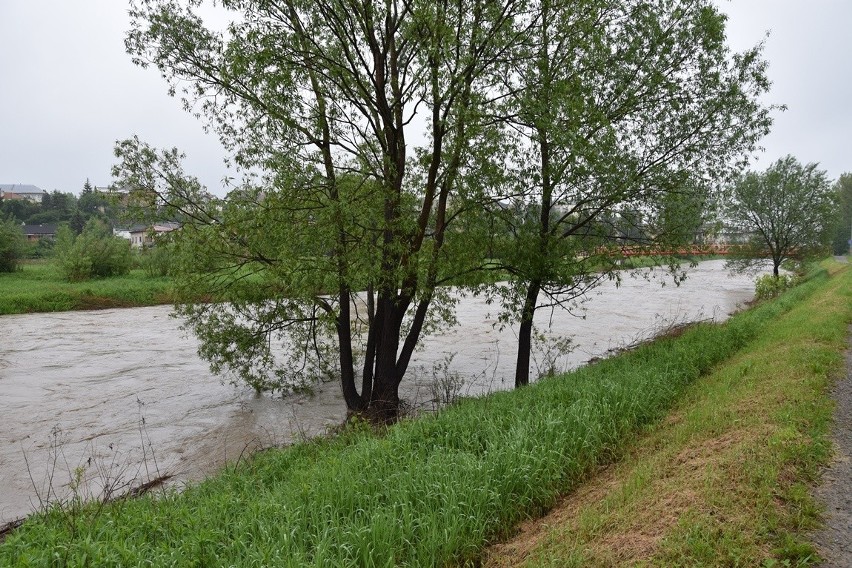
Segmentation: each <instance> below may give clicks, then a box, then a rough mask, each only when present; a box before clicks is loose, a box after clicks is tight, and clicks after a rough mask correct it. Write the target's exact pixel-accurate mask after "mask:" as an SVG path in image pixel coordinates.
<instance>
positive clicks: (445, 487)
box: [0, 269, 852, 566]
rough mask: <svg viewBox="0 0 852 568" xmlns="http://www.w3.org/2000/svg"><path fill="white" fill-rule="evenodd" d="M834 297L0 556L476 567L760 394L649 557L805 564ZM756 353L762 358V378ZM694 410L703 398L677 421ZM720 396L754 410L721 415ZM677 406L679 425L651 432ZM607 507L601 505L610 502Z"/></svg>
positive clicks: (315, 447) (255, 468)
mask: <svg viewBox="0 0 852 568" xmlns="http://www.w3.org/2000/svg"><path fill="white" fill-rule="evenodd" d="M850 290H852V272H850V271H849V270H848V269H847V270H843V271H836V273H835V274H834V275H830V274H829V272H828V271H826V270H821V271H819V272H817V273H815V274H813V275H812V276H811V277H810V278H809V279H808V280H807V281H806V282H804V283H803V284H801V285H800V286H797V287H795V288H793V289H791V290H789V291H787V292H785V293H784V294H782V295H780V296H779V297H778V298H777V299H775V300H772V301H769V302H766V303H763V304H760V305H759V306H757V307H755V308H754V309H752V310H749V311H747V312H743V313H741V314H738V315H736V316H734V317H733V318H732V319H731V320H729V322H728V323H726V324H723V325H709V324H701V325H698V326H696V327H694V328H692V329H689V330H687V331H686V332H684V333H683V334H682V335H681V336H680V337H676V338H673V337H671V338H664V339H661V340H658V341H656V342H654V343H653V344H649V345H645V346H642V347H640V348H638V349H637V350H635V351H633V352H630V353H627V354H625V355H622V356H620V357H617V358H613V359H609V360H605V361H602V362H599V363H597V364H594V365H591V366H588V367H585V368H582V369H579V370H577V371H574V372H572V373H569V374H567V375H563V376H559V377H554V378H550V379H545V380H542V381H540V382H538V383H536V384H535V385H533V386H531V387H529V388H524V389H520V390H517V391H514V392H502V393H496V394H493V395H491V396H488V397H484V398H481V399H470V400H462V401H460V402H459V403H458V404H456V405H454V406H452V407H449V408H447V409H445V410H444V411H442V412H440V413H439V414H437V415H436V416H430V417H425V418H421V419H418V420H409V421H402V422H401V423H398V424H397V425H395V426H392V427H388V428H383V429H380V430H378V431H376V430H374V429H371V428H368V427H366V426H365V425H363V424H362V423H357V422H356V423H353V424H350V425H349V426H347V427H346V428H345V429H344V430H343V432H342V433H341V434H340V435H338V436H334V437H329V438H324V439H318V440H313V441H309V442H306V443H302V444H297V445H295V446H292V447H289V448H284V449H280V450H271V451H267V452H262V453H260V454H257V455H255V456H254V457H252V458H251V459H249V460H247V461H244V462H241V463H239V464H237V465H234V466H232V467H229V468H228V469H227V470H225V471H223V472H222V473H221V474H220V475H218V476H216V477H215V478H212V479H210V480H208V481H205V482H203V483H201V484H199V485H196V486H192V487H189V488H187V489H186V490H185V491H183V492H181V493H177V492H165V493H163V494H160V495H158V496H146V497H143V498H140V499H131V500H120V501H117V502H114V503H111V504H109V505H107V506H93V507H89V508H87V507H83V508H75V509H73V512H69V511H68V510H67V509H66V510H63V508H62V507H56V508H55V509H53V510H50V511H47V512H46V513H43V514H39V515H37V516H35V517H33V518H31V519H29V520H28V521H27V522H26V523H25V524H24V525H23V526H22V527H21V528H19V529H18V530H16V531H15V532H13V533H12V534H11V535H9V536H8V538H7V539H6V540H5V541H4V542H3V543H2V544H0V564H3V565H11V566H16V565H17V566H31V565H36V566H38V565H57V566H64V565H68V566H87V565H91V566H101V565H121V566H125V565H142V564H146V565H155V566H161V565H178V566H208V565H217V566H218V565H235V566H264V565H267V566H268V565H274V566H306V565H307V566H396V565H410V566H435V565H447V564H451V563H460V564H475V563H477V562H479V561H480V559H481V556H482V551H483V547H484V546H485V545H486V544H487V543H489V542H493V541H496V540H499V539H501V538H504V537H506V536H509V535H510V534H511V533H512V531H513V527H515V525H516V523H518V522H519V521H522V520H524V519H529V518H531V517H535V516H537V515H539V514H541V513H543V512H545V511H546V510H548V509H550V508H551V507H552V506H553V505H554V504H555V503H556V502H557V498H558V496H559V495H560V494H565V493H567V492H570V491H572V490H575V489H576V488H577V487H578V486H581V484H583V483H584V482H585V481H587V480H588V479H589V478H590V477H591V476H593V475H594V473H595V472H596V471H597V469H598V468H599V467H600V466H601V465H602V464H607V463H611V462H615V461H617V460H619V459H620V458H622V457H623V456H624V454H625V451H626V450H630V451H634V449H635V448H636V447H637V446H636V442H633V440H635V439H636V438H637V435H638V436H639V439H640V440H647V439H649V438H648V437H649V436H650V437H651V439H652V440H655V441H654V443H653V444H651V447H652V448H657V447H661V448H667V447H669V444H670V442H669V441H668V440H667V439H666V438H665V437H654V436H655V432H657V431H658V429H659V428H660V424H666V423H668V422H672V423H675V424H677V423H680V422H682V423H683V424H684V426H683V429H682V430H680V431H679V432H680V434H679V435H678V436H677V437H676V438H675V441H676V442H677V443H680V444H687V443H688V444H689V447H690V448H692V449H693V451H695V452H699V453H700V452H701V449H700V448H699V447H698V446H697V445H696V442H698V441H704V440H705V439H707V438H708V437H709V436H710V435H711V434H712V433H714V432H715V433H716V434H717V435H718V434H722V433H724V432H726V431H728V430H729V429H730V428H731V424H740V423H742V427H743V428H745V427H749V428H750V427H751V425H752V424H755V423H758V422H759V421H760V420H762V419H763V418H764V415H763V414H762V409H763V408H764V407H763V406H761V404H763V401H764V400H766V401H769V403H767V404H769V408H771V409H772V412H770V413H769V414H768V416H766V420H767V422H766V424H767V426H765V427H763V428H761V427H757V428H756V432H757V433H756V434H754V436H752V435H749V436H747V437H746V438H747V439H748V440H749V441H752V439H754V445H753V446H748V447H749V448H755V449H753V451H751V452H746V454H743V455H738V456H737V457H739V458H743V460H744V461H745V463H746V466H743V465H737V464H738V463H739V462H737V463H734V462H733V461H731V462H725V463H724V464H722V465H723V466H724V467H723V468H722V470H721V472H720V473H718V474H717V475H719V476H720V478H721V477H724V476H725V475H726V473H725V472H733V471H734V469H735V468H737V467H738V468H739V469H737V472H739V473H738V474H737V475H735V476H734V477H733V478H732V480H728V481H727V483H732V484H733V485H734V490H733V492H732V493H731V494H730V495H729V494H728V493H720V494H713V495H715V497H712V496H711V497H710V498H709V499H710V505H708V507H707V508H703V507H701V506H700V505H699V508H698V509H697V510H694V511H693V510H687V511H686V512H685V513H684V515H682V516H681V518H680V520H679V522H678V523H677V524H676V526H677V527H678V531H676V532H674V533H673V536H672V537H671V538H670V539H669V540H667V541H666V542H667V543H668V544H667V547H666V548H665V549H664V550H663V552H662V553H661V554H663V556H661V557H658V559H657V560H655V561H654V562H652V563H661V562H662V563H665V564H667V565H678V564H695V563H706V562H705V561H707V560H708V559H709V563H711V564H713V563H717V562H719V561H720V560H718V559H720V558H722V559H728V560H731V562H732V563H743V564H751V565H753V564H756V563H759V562H760V561H762V560H764V559H765V560H766V563H765V565H772V562H776V561H777V562H787V561H789V562H799V561H801V562H806V561H807V559H808V558H813V556H812V551H810V549H808V547H807V545H805V544H804V543H803V541H802V540H801V537H800V536H799V531H801V530H802V529H803V528H805V527H807V526H809V525H810V524H812V523H813V522H814V520H815V519H816V515H817V510H816V508H815V506H814V505H813V502H812V501H810V498H809V497H808V496H807V491H806V485H805V484H806V483H808V482H810V481H812V480H813V479H814V478H815V477H816V475H817V467H818V465H819V464H820V463H822V462H824V461H825V460H826V459H827V457H828V455H829V445H828V442H827V440H826V428H827V423H828V421H829V416H830V413H829V408H830V405H829V403H828V401H827V398H826V395H825V389H826V385H827V382H828V377H830V376H831V373H832V372H834V371H835V370H836V369H837V368H838V364H839V362H840V360H841V359H840V356H839V352H840V351H841V350H842V348H843V347H842V346H843V338H844V337H845V333H846V327H847V325H848V324H849V322H850V321H852V301H850ZM761 356H763V359H761ZM767 357H768V358H769V359H771V360H772V361H773V363H772V365H771V366H770V365H765V366H766V368H767V369H766V370H764V369H763V368H762V366H761V362H762V361H764V359H766V358H767ZM779 362H780V365H779ZM713 384H716V386H713ZM702 397H706V398H708V399H709V400H715V401H716V403H715V404H714V405H704V406H702V407H701V408H702V409H703V410H702V412H703V414H701V413H700V412H699V414H695V412H696V411H692V412H690V411H689V410H688V409H689V408H690V405H692V404H699V405H700V404H702V402H701V401H702V400H704V399H702ZM734 400H739V401H743V402H749V403H750V405H749V406H747V407H742V408H741V407H738V406H736V405H734V406H730V405H729V403H730V402H731V401H734ZM673 405H678V406H677V407H676V408H677V412H676V413H675V414H674V415H672V418H670V419H669V420H668V421H663V422H661V418H663V417H664V416H666V414H667V413H668V412H669V410H670V409H671V408H672V406H673ZM738 421H739V422H738ZM770 421H777V424H778V425H777V426H773V427H772V428H770V427H769V426H768V425H769V424H770ZM772 424H775V422H772ZM749 432H751V430H749ZM758 435H759V436H763V437H762V438H760V437H759V436H758ZM761 440H763V441H761ZM767 442H768V443H767ZM641 443H643V442H640V444H641ZM673 447H674V446H673ZM766 456H770V457H771V459H769V460H768V461H767V459H765V458H766ZM628 459H632V458H628ZM752 463H754V464H755V467H752ZM744 468H747V470H746V469H744ZM642 471H646V472H647V473H648V475H647V476H646V477H642V476H638V477H636V478H635V479H634V481H635V483H633V484H632V485H631V487H637V488H639V489H641V488H643V487H645V491H648V487H651V486H650V485H648V483H650V480H653V479H655V476H656V475H657V473H658V472H657V471H656V470H653V469H644V470H640V473H641V472H642ZM637 475H638V474H637ZM341 480H346V483H341ZM643 480H644V482H645V485H643ZM592 482H594V478H592ZM670 490H672V491H675V492H676V491H677V487H670ZM685 490H686V489H685ZM690 490H691V488H690ZM725 491H727V489H726V490H725ZM623 493H624V491H622V492H621V493H619V492H616V493H615V494H614V495H615V496H609V497H608V498H609V499H615V500H616V501H617V502H622V501H620V497H618V495H621V494H623ZM628 493H629V492H628ZM640 493H641V492H639V491H638V490H637V492H636V494H640ZM741 495H742V496H745V498H743V499H739V496H741ZM713 499H715V501H714V500H713ZM623 502H625V503H629V501H628V500H626V499H625V500H623ZM635 503H638V501H634V504H635ZM702 503H703V502H702ZM728 503H733V505H735V506H737V507H738V508H737V509H734V511H735V513H736V514H735V515H734V516H733V520H735V521H739V522H738V523H737V524H735V525H733V526H732V527H730V528H726V525H725V522H726V521H727V520H729V519H727V518H716V517H715V516H714V513H715V512H716V511H721V512H723V513H724V512H727V511H728V509H725V508H724V507H723V505H725V504H728ZM739 507H744V509H741V508H739ZM632 510H633V511H634V514H635V515H636V516H637V518H638V517H641V515H639V513H638V512H637V511H640V509H635V508H634V509H632ZM584 518H585V517H584ZM593 520H594V518H593ZM599 526H600V527H601V528H607V527H610V526H611V525H610V524H608V522H607V521H606V520H604V521H603V524H601V525H599ZM615 526H619V525H617V524H616V525H615ZM587 528H589V527H587ZM741 528H747V529H749V530H748V532H745V533H743V534H742V535H741V534H740V532H739V531H740V529H741ZM587 534H597V532H596V529H594V528H590V529H589V530H588V531H587ZM558 540H559V539H558V538H554V541H555V542H558ZM734 550H735V551H736V552H737V554H738V555H737V556H734V555H733V554H734V553H733V552H731V554H728V552H729V551H734ZM559 554H563V557H565V556H564V555H568V557H570V558H572V559H575V560H576V559H578V558H581V556H579V553H576V551H573V550H570V551H569V552H567V553H554V555H552V556H551V557H550V558H553V559H555V560H553V565H561V564H560V563H559V561H558V558H559V557H560V556H559ZM732 559H735V560H732ZM755 559H757V562H752V560H755ZM785 565H786V564H785Z"/></svg>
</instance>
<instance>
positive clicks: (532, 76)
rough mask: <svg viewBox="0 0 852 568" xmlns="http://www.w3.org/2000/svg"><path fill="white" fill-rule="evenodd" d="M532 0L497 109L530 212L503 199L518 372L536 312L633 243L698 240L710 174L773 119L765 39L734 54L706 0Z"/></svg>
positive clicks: (598, 273)
mask: <svg viewBox="0 0 852 568" xmlns="http://www.w3.org/2000/svg"><path fill="white" fill-rule="evenodd" d="M530 9H531V12H532V13H534V14H537V16H538V17H537V18H535V20H534V22H533V24H532V26H531V30H530V33H529V34H527V35H526V36H525V39H526V40H525V42H524V43H523V44H522V45H519V46H518V47H517V49H516V51H515V53H516V56H515V57H514V58H513V59H512V60H511V61H510V65H509V71H508V72H507V73H506V76H505V77H506V78H505V84H504V87H503V88H504V91H505V92H506V93H507V96H506V98H505V99H504V105H503V106H502V107H501V108H500V109H498V110H499V111H500V116H499V118H500V119H501V120H502V121H503V123H504V124H505V125H506V127H507V129H508V130H509V132H510V134H509V135H508V136H510V140H511V143H510V144H509V145H508V147H509V148H510V156H511V159H510V172H509V179H510V182H509V183H510V186H511V187H512V192H511V194H512V196H513V199H514V200H515V201H517V202H520V203H521V204H522V208H523V209H524V210H525V211H526V214H525V215H523V216H521V217H517V216H508V217H507V216H506V215H505V210H504V211H501V213H503V214H504V215H503V216H504V218H505V222H506V224H507V226H508V231H507V233H506V234H507V235H509V236H510V238H508V239H507V240H506V241H505V242H504V252H503V253H502V254H501V259H500V268H502V269H503V270H504V271H506V272H507V273H508V274H510V281H509V284H508V285H507V286H501V287H499V288H498V291H499V292H500V293H501V296H502V297H503V305H504V309H505V313H504V317H505V318H507V319H512V320H515V321H517V322H519V332H518V357H517V363H516V372H515V384H516V386H522V385H525V384H527V383H528V382H529V366H530V350H531V340H532V332H533V319H534V316H535V312H536V310H537V309H539V308H540V307H544V306H547V307H570V306H571V305H573V303H574V302H575V301H577V300H578V299H580V298H581V297H582V296H584V295H585V294H586V293H587V292H588V291H589V290H591V289H592V288H594V287H595V286H597V285H598V284H599V283H600V282H601V281H602V280H604V279H607V278H613V277H618V276H617V273H616V272H615V271H616V269H618V268H619V265H618V261H619V260H620V259H621V258H622V257H623V255H624V254H625V253H628V252H629V253H632V254H637V253H643V254H646V255H656V254H659V251H666V250H669V251H671V250H677V248H678V246H681V245H683V244H687V243H691V242H693V239H694V238H695V236H696V233H697V231H698V229H699V227H700V226H701V224H702V222H703V221H704V218H705V216H706V212H707V210H708V207H709V204H710V203H711V201H712V199H713V197H714V196H713V194H712V188H713V186H714V183H716V182H717V181H718V180H720V179H724V178H725V176H727V175H729V173H730V172H731V171H732V169H733V168H734V167H736V166H737V165H738V161H739V163H741V161H742V157H743V156H744V155H745V154H746V153H747V152H749V151H751V150H752V149H754V147H755V144H756V142H757V140H758V139H759V138H760V137H761V136H762V135H764V134H765V133H766V132H767V131H768V128H769V125H770V122H771V121H770V118H769V111H770V108H767V107H764V106H762V105H761V104H760V103H759V102H758V98H759V96H760V95H761V93H763V92H765V91H766V90H767V89H768V86H769V82H768V80H767V78H766V75H765V68H766V63H765V62H764V61H763V59H762V58H761V56H760V52H761V48H760V46H758V47H756V48H754V49H752V50H749V51H747V52H745V53H741V54H732V53H731V52H730V50H729V49H728V48H727V47H726V45H725V31H724V30H725V25H724V24H725V16H724V15H723V14H722V13H720V12H719V11H718V9H716V8H715V6H714V4H713V3H712V2H711V1H709V0H678V1H675V2H671V1H669V0H660V1H652V2H648V1H646V0H641V1H639V0H636V1H631V0H612V1H608V0H583V1H576V0H537V1H535V2H532V3H531V6H530ZM664 260H666V259H663V258H660V259H659V261H660V262H663V261H664ZM667 261H668V262H669V264H670V265H671V267H672V270H673V271H674V270H675V269H676V261H675V260H674V259H671V258H669V259H668V260H667ZM676 274H677V273H676ZM542 296H543V297H544V298H543V299H542V298H541V297H542Z"/></svg>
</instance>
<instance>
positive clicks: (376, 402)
mask: <svg viewBox="0 0 852 568" xmlns="http://www.w3.org/2000/svg"><path fill="white" fill-rule="evenodd" d="M394 296H395V295H391V294H387V293H382V294H380V295H379V298H378V304H379V308H378V311H377V314H376V316H377V317H376V319H375V326H376V330H375V335H376V345H375V352H374V356H373V357H374V358H373V361H374V367H373V369H374V372H373V388H372V392H371V393H370V394H369V396H370V398H369V401H368V405H367V408H366V410H367V415H368V416H369V417H370V418H371V419H373V420H376V421H378V422H381V423H388V422H392V421H393V420H394V419H395V418H396V416H397V414H398V412H399V391H398V386H399V380H398V377H397V372H396V353H397V350H398V349H399V331H400V327H401V325H402V315H403V313H404V311H403V313H400V310H401V307H400V306H396V305H395V298H394Z"/></svg>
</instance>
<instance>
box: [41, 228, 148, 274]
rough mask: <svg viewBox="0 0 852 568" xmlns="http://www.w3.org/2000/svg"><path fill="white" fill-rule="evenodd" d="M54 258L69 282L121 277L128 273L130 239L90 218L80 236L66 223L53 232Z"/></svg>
mask: <svg viewBox="0 0 852 568" xmlns="http://www.w3.org/2000/svg"><path fill="white" fill-rule="evenodd" d="M56 258H57V260H58V262H59V267H60V270H62V274H63V276H64V277H65V278H66V279H67V280H69V281H71V282H79V281H81V280H88V279H90V278H105V277H108V276H121V275H123V274H127V273H128V272H130V264H131V262H132V260H133V258H132V255H131V252H130V241H128V240H127V239H122V238H121V237H116V236H114V235H113V234H112V231H110V229H109V227H108V226H107V225H106V224H104V223H103V222H102V221H99V220H97V219H91V220H89V222H88V223H86V227H85V228H84V229H83V232H82V233H80V235H79V236H77V237H75V236H74V233H73V232H72V231H71V229H70V228H69V227H67V226H62V227H60V228H59V231H58V232H57V234H56Z"/></svg>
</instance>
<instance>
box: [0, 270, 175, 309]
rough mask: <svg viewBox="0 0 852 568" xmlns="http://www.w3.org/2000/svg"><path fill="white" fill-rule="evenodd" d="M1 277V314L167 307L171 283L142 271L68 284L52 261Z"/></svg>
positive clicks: (168, 280)
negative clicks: (164, 305)
mask: <svg viewBox="0 0 852 568" xmlns="http://www.w3.org/2000/svg"><path fill="white" fill-rule="evenodd" d="M21 268H22V269H21V270H19V271H17V272H13V273H9V274H0V315H3V314H23V313H33V312H62V311H67V310H90V309H99V308H124V307H134V306H152V305H156V304H167V303H170V302H171V300H172V295H171V280H170V279H169V278H165V277H159V278H153V277H149V276H147V275H146V274H145V272H144V271H143V270H141V269H135V270H132V271H131V272H130V274H128V275H127V276H115V277H112V278H99V279H94V280H87V281H85V282H68V281H66V280H65V279H63V278H62V275H61V273H60V271H59V268H58V267H57V266H56V265H55V264H53V263H52V262H49V261H32V262H27V263H25V264H23V266H22V267H21Z"/></svg>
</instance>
